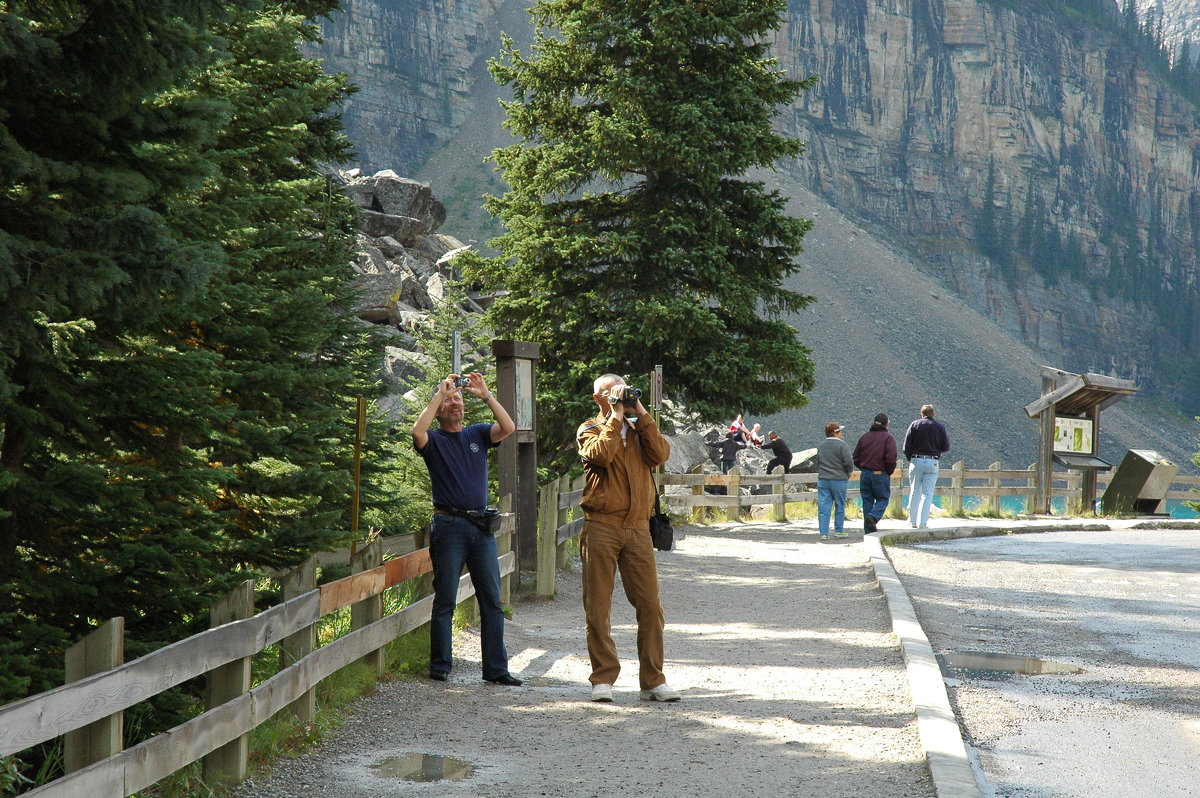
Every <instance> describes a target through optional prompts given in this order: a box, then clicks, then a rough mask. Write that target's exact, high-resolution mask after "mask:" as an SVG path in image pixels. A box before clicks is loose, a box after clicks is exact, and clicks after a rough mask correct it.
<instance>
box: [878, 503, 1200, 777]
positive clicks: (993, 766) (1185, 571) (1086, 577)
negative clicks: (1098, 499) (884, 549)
mask: <svg viewBox="0 0 1200 798" xmlns="http://www.w3.org/2000/svg"><path fill="white" fill-rule="evenodd" d="M1179 526H1183V524H1180V525H1179ZM1197 543H1200V531H1197V530H1196V529H1183V528H1175V529H1132V528H1124V529H1115V530H1105V531H1060V532H1046V533H1043V534H1026V535H1005V536H999V537H988V538H972V539H965V540H945V541H936V542H929V543H923V544H920V545H916V546H901V547H892V548H889V549H888V556H889V558H890V559H891V561H892V563H893V564H894V565H895V568H896V570H897V571H898V572H899V573H900V577H901V581H902V582H903V583H904V586H905V587H906V588H907V590H908V593H909V595H910V596H911V597H912V601H913V604H914V605H915V607H916V610H917V615H918V616H919V618H920V621H921V625H922V627H923V628H924V629H925V631H926V634H927V635H928V636H929V639H930V642H931V644H932V645H933V648H934V650H935V651H937V652H968V651H983V652H990V653H995V654H1013V655H1018V656H1030V657H1037V658H1041V659H1045V660H1050V661H1053V662H1058V663H1064V664H1068V665H1073V666H1077V667H1080V668H1082V669H1083V672H1082V673H1079V674H1073V675H1048V674H1043V675H1013V676H1006V675H1004V674H1001V673H996V672H988V671H986V670H983V671H966V672H961V673H958V674H956V677H955V678H949V679H947V680H946V683H947V685H948V687H949V689H950V695H951V699H952V701H953V704H954V707H955V712H956V714H957V716H958V718H959V722H960V725H961V726H962V728H963V730H964V732H965V736H966V738H967V741H968V742H969V743H970V744H972V745H973V747H974V748H975V751H976V753H977V767H980V768H982V770H983V772H984V773H985V774H986V783H985V786H984V790H983V795H984V796H985V798H998V797H1000V796H1005V797H1007V798H1128V796H1131V795H1146V796H1155V798H1185V797H1187V798H1195V796H1200V783H1198V782H1197V778H1196V758H1197V756H1200V720H1198V718H1200V702H1198V700H1197V695H1200V547H1198V546H1197Z"/></svg>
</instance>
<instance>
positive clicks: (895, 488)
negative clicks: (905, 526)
mask: <svg viewBox="0 0 1200 798" xmlns="http://www.w3.org/2000/svg"><path fill="white" fill-rule="evenodd" d="M890 479H891V482H892V492H891V495H890V496H889V497H888V511H887V512H885V513H884V515H885V516H887V515H904V463H897V464H896V470H895V471H894V472H893V473H892V476H891V477H890Z"/></svg>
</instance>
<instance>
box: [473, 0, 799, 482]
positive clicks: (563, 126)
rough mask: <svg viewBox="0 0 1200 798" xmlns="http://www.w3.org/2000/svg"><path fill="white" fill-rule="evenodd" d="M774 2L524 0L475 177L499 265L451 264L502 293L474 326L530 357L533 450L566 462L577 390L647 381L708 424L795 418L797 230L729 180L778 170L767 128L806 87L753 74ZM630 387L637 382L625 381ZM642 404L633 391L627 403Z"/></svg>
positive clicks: (500, 67)
mask: <svg viewBox="0 0 1200 798" xmlns="http://www.w3.org/2000/svg"><path fill="white" fill-rule="evenodd" d="M785 11H786V3H785V2H784V0H711V2H708V1H706V2H697V1H696V0H541V2H538V3H536V4H535V5H534V6H533V8H532V9H531V10H530V13H531V15H532V18H533V23H534V27H535V41H534V44H533V49H532V51H531V55H529V56H526V55H523V54H522V53H520V52H519V51H518V50H517V49H515V47H514V46H513V43H512V41H511V40H509V39H505V40H504V44H503V49H502V52H501V55H500V57H499V58H497V59H495V60H493V61H492V62H491V63H490V69H491V72H492V75H493V76H494V77H495V79H496V80H497V81H498V82H499V83H501V84H502V85H507V86H510V87H511V88H512V92H513V99H512V100H511V101H509V102H506V103H504V107H505V110H506V112H507V115H508V119H507V122H506V125H507V127H508V128H509V129H510V130H511V131H512V132H513V133H514V134H515V136H516V138H517V139H518V141H517V143H514V144H513V145H511V146H508V147H504V148H501V149H498V150H496V151H495V152H494V153H493V154H492V159H493V160H494V161H495V163H496V164H497V166H498V168H499V171H500V172H501V173H502V175H503V177H504V179H505V181H506V182H507V184H508V186H509V190H508V191H507V193H506V194H504V195H503V196H501V197H496V196H490V197H488V198H487V203H486V207H487V209H488V210H489V212H491V213H492V214H494V215H495V216H496V217H498V218H499V220H500V221H501V222H502V223H503V225H504V227H505V229H506V231H507V232H505V233H504V234H503V235H501V236H499V237H498V238H496V239H494V240H493V241H492V242H491V243H492V244H493V246H495V247H497V248H498V249H499V250H500V252H501V253H502V254H501V256H500V257H497V258H493V259H484V258H481V257H478V256H475V257H470V256H469V257H466V258H463V259H462V260H460V261H458V263H460V264H463V265H465V267H466V269H467V273H468V275H469V276H473V277H475V278H477V279H481V280H485V281H489V282H495V283H499V284H501V285H503V287H504V288H505V289H507V292H508V293H507V295H505V296H503V297H501V298H500V299H499V300H498V301H497V302H496V303H495V304H494V305H493V306H492V308H491V309H490V311H489V317H488V321H489V323H490V324H491V325H493V327H494V328H495V329H496V330H497V331H498V333H500V334H501V335H504V336H506V337H512V338H516V339H520V340H526V341H533V342H536V343H538V344H539V345H540V346H541V361H540V362H539V365H538V371H539V378H538V383H539V391H538V400H539V402H540V404H541V407H542V408H543V410H542V412H541V413H540V414H539V426H540V440H541V447H540V449H541V451H542V453H543V456H544V457H548V458H549V459H553V458H554V456H555V453H556V452H564V451H566V452H569V451H570V450H572V449H573V431H574V428H575V426H576V425H577V424H578V423H579V422H580V421H582V420H583V419H585V418H587V417H588V416H589V415H591V414H592V412H593V411H594V409H595V408H594V405H593V404H592V403H591V399H590V395H591V381H592V380H593V379H594V378H595V377H597V376H599V375H600V374H602V373H605V372H617V373H624V374H628V375H631V376H633V378H634V379H635V380H639V377H638V376H637V375H643V374H646V373H647V372H650V371H651V370H652V369H653V367H654V366H655V365H656V364H662V365H663V367H664V382H665V388H666V393H667V395H668V396H671V397H673V398H675V399H678V400H680V401H682V402H684V403H686V404H687V405H688V406H689V407H691V408H694V409H695V410H697V411H699V412H700V413H701V414H702V416H704V417H707V418H710V419H716V418H719V417H722V416H725V415H727V414H729V413H732V412H735V411H737V410H740V409H742V408H746V407H750V408H753V412H755V413H756V414H767V413H772V412H775V411H778V410H780V409H783V408H787V407H798V406H801V405H803V404H804V402H805V401H806V397H805V395H804V392H805V391H807V390H809V389H810V388H811V387H812V385H813V371H812V363H811V361H810V359H809V350H808V349H807V348H806V347H805V346H804V345H803V344H801V343H800V342H799V341H798V340H797V338H796V334H795V332H794V331H793V329H792V328H791V327H789V326H788V325H787V324H786V323H785V322H784V321H782V319H781V316H782V314H784V313H789V312H795V311H797V310H799V309H801V308H803V307H805V306H806V305H808V304H809V302H811V301H812V297H809V296H805V295H803V294H799V293H796V292H793V291H788V290H784V289H783V288H782V287H781V281H782V279H783V278H785V277H787V276H788V275H790V274H792V273H793V272H794V271H795V270H796V269H797V266H796V264H795V261H794V258H795V256H796V255H797V254H798V253H799V252H800V251H801V239H802V238H803V236H804V234H805V232H807V230H808V229H809V228H810V226H811V224H810V222H808V221H805V220H802V219H796V218H791V217H789V216H787V215H786V214H785V213H784V198H783V197H781V196H780V195H779V194H778V193H776V192H772V191H768V190H766V188H765V187H764V185H763V183H761V182H758V181H754V180H750V179H747V178H746V177H745V175H746V173H747V171H748V170H751V169H753V168H757V167H766V168H773V167H774V165H775V164H776V162H777V161H779V160H780V159H785V158H795V157H796V156H798V155H800V154H801V152H802V151H803V144H802V142H800V141H798V140H795V139H790V138H787V137H784V136H781V135H779V134H777V133H776V132H775V131H774V130H773V129H772V127H771V121H772V118H773V116H774V114H775V113H776V109H778V108H779V107H784V106H787V105H789V104H790V103H791V102H792V101H793V100H794V98H795V97H796V95H797V94H798V93H799V92H801V91H803V90H805V89H807V88H809V87H810V86H811V85H812V84H811V80H812V79H809V80H792V79H789V78H788V77H786V76H785V75H784V74H783V73H782V72H781V71H779V70H778V69H777V68H776V64H775V62H774V60H772V59H771V58H770V57H769V55H768V49H769V47H768V37H769V35H770V34H771V33H772V31H773V30H774V29H775V28H777V27H778V26H779V25H780V23H781V20H782V15H783V14H784V12H785ZM639 381H641V380H639ZM642 387H645V386H644V384H643V386H642Z"/></svg>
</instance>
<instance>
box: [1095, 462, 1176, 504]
mask: <svg viewBox="0 0 1200 798" xmlns="http://www.w3.org/2000/svg"><path fill="white" fill-rule="evenodd" d="M1177 473H1179V466H1177V465H1175V464H1174V463H1172V462H1170V461H1169V460H1167V459H1166V458H1165V457H1163V456H1162V455H1160V454H1159V453H1158V452H1156V451H1154V450H1152V449H1130V450H1129V451H1127V452H1126V453H1125V459H1124V460H1122V461H1121V465H1119V466H1117V470H1116V472H1114V473H1113V477H1112V480H1111V481H1110V482H1109V483H1108V487H1107V488H1106V489H1105V490H1104V497H1103V498H1102V499H1101V500H1100V504H1101V506H1102V507H1103V508H1104V512H1106V513H1128V512H1133V513H1137V514H1138V515H1160V514H1162V513H1163V510H1164V508H1165V506H1166V501H1167V491H1168V490H1170V489H1171V483H1172V482H1173V481H1174V480H1175V475H1176V474H1177Z"/></svg>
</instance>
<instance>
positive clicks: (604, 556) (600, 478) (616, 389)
mask: <svg viewBox="0 0 1200 798" xmlns="http://www.w3.org/2000/svg"><path fill="white" fill-rule="evenodd" d="M592 390H593V393H592V399H593V400H595V402H596V406H597V407H598V408H599V409H600V414H599V415H598V416H597V417H596V418H594V419H592V420H591V421H588V422H586V423H584V424H583V425H581V426H580V427H579V430H578V432H576V433H575V441H576V443H577V444H578V446H579V455H580V457H582V458H583V473H584V477H585V479H586V484H585V485H584V488H583V500H582V501H581V502H580V504H581V505H582V507H583V515H584V523H583V532H582V533H581V534H580V536H579V546H580V552H581V554H582V557H583V609H584V616H585V618H586V621H587V647H588V656H589V657H590V658H591V661H592V675H591V678H590V681H591V683H592V700H593V701H612V686H613V683H614V682H615V681H616V680H617V674H619V673H620V671H621V661H620V659H619V658H618V657H617V647H616V645H615V644H614V643H613V639H612V630H611V626H610V623H609V617H610V615H611V613H612V594H613V587H614V584H615V582H616V571H617V568H620V569H621V582H622V584H623V585H624V586H625V596H626V597H627V598H628V599H629V603H630V604H632V605H633V606H634V608H635V609H636V611H637V623H638V633H637V641H638V642H637V646H638V663H639V681H640V686H641V698H642V700H643V701H678V700H679V693H678V692H676V691H675V690H672V689H671V687H670V686H669V685H667V680H666V677H665V676H663V671H662V668H663V626H664V625H665V621H664V620H663V610H662V604H661V603H660V602H659V598H658V563H657V561H656V560H655V554H654V546H653V544H652V543H651V541H650V514H651V512H653V510H654V495H655V487H654V477H653V475H652V474H651V469H652V468H654V467H655V466H658V465H662V464H663V463H665V462H666V461H667V458H668V457H669V456H670V454H671V444H669V443H667V441H666V439H665V438H663V436H662V433H661V432H659V431H658V425H657V424H655V423H654V419H653V418H652V417H651V416H650V414H649V413H647V412H646V408H645V407H643V406H642V402H641V400H640V399H639V398H638V395H635V393H636V392H634V391H632V390H631V389H630V388H629V387H628V386H627V385H626V384H625V380H624V379H623V378H621V377H619V376H617V375H616V374H605V375H604V376H602V377H600V378H598V379H597V380H596V382H595V384H594V385H593V387H592ZM629 413H631V414H633V418H627V417H626V414H629Z"/></svg>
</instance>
